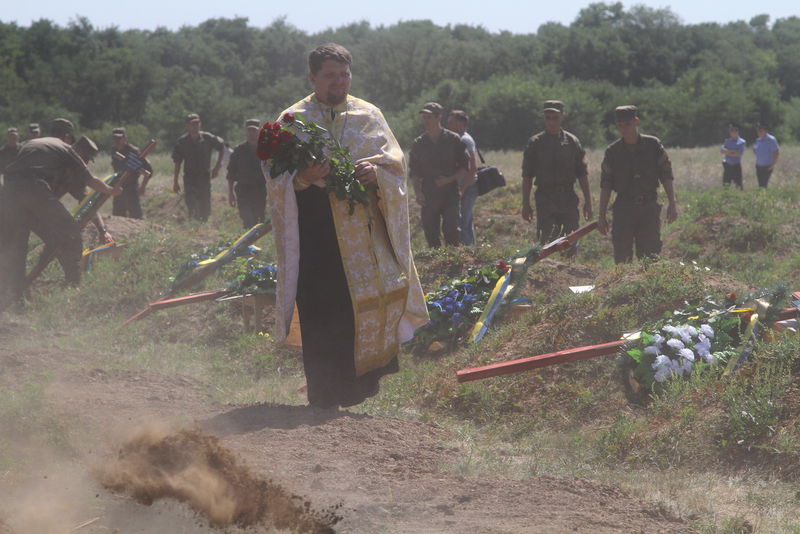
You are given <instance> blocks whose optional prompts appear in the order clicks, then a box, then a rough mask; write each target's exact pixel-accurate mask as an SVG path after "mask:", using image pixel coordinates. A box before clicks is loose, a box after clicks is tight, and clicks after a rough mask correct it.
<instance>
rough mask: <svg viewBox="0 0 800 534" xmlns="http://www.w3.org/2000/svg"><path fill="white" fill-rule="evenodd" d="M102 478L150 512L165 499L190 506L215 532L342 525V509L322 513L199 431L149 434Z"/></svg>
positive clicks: (126, 448) (317, 530)
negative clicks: (260, 475)
mask: <svg viewBox="0 0 800 534" xmlns="http://www.w3.org/2000/svg"><path fill="white" fill-rule="evenodd" d="M99 475H100V480H101V482H102V484H103V486H105V487H107V488H109V489H111V490H114V491H119V492H129V493H130V494H131V495H132V496H133V498H134V499H136V500H137V501H138V502H140V503H142V504H145V505H148V506H149V505H151V504H152V503H153V502H154V501H156V500H158V499H165V498H174V499H177V500H179V501H182V502H186V503H188V504H189V506H191V507H192V508H193V509H194V510H195V511H197V512H198V513H200V514H202V515H203V516H205V517H206V518H208V521H209V523H210V524H211V525H212V526H215V527H227V526H230V525H236V526H239V527H253V526H257V525H264V526H273V527H275V528H279V529H284V530H289V531H291V532H296V533H303V534H306V533H308V534H328V533H332V532H334V530H333V525H335V524H336V523H338V522H339V521H340V520H341V516H339V515H337V511H336V510H337V507H333V508H331V509H328V510H326V511H322V512H319V511H316V510H314V509H313V508H312V507H311V503H310V502H309V501H304V500H303V499H302V498H301V497H299V496H297V495H292V494H290V493H289V492H287V491H286V490H285V489H284V488H282V487H281V486H279V485H278V484H275V483H273V482H272V481H270V480H263V479H260V478H258V477H256V476H254V475H253V474H252V473H251V472H250V471H249V470H248V468H247V467H245V466H244V465H243V464H241V463H240V462H239V461H238V460H237V458H236V456H235V455H234V454H233V453H232V452H231V451H230V450H229V449H227V448H225V447H224V446H223V445H222V444H221V443H220V442H219V440H218V439H217V438H215V437H213V436H210V435H207V434H204V433H202V432H200V431H198V430H181V431H179V432H177V433H172V434H168V433H165V432H162V431H159V430H156V429H150V430H144V431H142V432H140V433H139V434H137V435H136V436H135V437H133V438H132V439H131V440H129V441H128V442H127V443H125V444H124V445H123V446H122V449H121V450H120V452H119V456H118V458H117V459H116V460H114V461H112V462H110V463H109V464H107V465H106V466H104V467H103V468H102V469H101V471H100V473H99Z"/></svg>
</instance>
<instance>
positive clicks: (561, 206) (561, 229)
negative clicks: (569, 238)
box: [533, 188, 580, 256]
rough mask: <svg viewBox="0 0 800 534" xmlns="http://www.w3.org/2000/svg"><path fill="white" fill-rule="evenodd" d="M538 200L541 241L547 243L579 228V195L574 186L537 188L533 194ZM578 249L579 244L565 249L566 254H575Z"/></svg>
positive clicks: (537, 220)
mask: <svg viewBox="0 0 800 534" xmlns="http://www.w3.org/2000/svg"><path fill="white" fill-rule="evenodd" d="M533 198H534V201H535V202H536V233H537V235H538V237H539V243H540V244H542V245H546V244H547V243H550V242H551V241H553V240H554V239H556V238H557V237H561V236H563V235H567V234H568V233H570V232H572V231H574V230H577V229H578V225H579V224H580V214H579V213H578V195H576V194H575V190H574V189H572V188H569V189H567V188H564V189H561V190H558V191H544V190H541V189H537V190H536V192H535V193H534V194H533ZM577 251H578V248H577V244H575V245H572V246H571V247H570V248H569V249H567V250H566V251H565V255H567V256H574V255H575V254H576V253H577Z"/></svg>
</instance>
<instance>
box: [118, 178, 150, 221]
mask: <svg viewBox="0 0 800 534" xmlns="http://www.w3.org/2000/svg"><path fill="white" fill-rule="evenodd" d="M111 214H112V215H116V216H118V217H130V218H131V219H142V218H144V216H143V215H142V203H141V200H140V199H139V180H138V178H137V179H136V180H133V181H131V180H128V181H127V182H125V185H124V186H122V194H121V195H119V196H116V197H114V200H113V207H112V210H111Z"/></svg>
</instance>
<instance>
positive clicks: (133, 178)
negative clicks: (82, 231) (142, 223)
mask: <svg viewBox="0 0 800 534" xmlns="http://www.w3.org/2000/svg"><path fill="white" fill-rule="evenodd" d="M130 153H134V154H136V155H138V154H139V148H138V147H136V146H134V145H131V144H129V143H126V144H125V146H124V147H122V149H121V150H114V151H113V153H112V155H111V167H112V168H113V169H114V172H116V173H123V172H125V171H126V167H125V158H124V157H119V156H118V155H117V154H121V155H122V156H127V155H128V154H130ZM143 161H144V165H143V166H142V168H143V169H144V170H146V171H147V172H149V173H152V172H153V167H152V166H151V165H150V162H149V161H147V160H146V159H145V160H143ZM141 174H142V173H141V172H140V171H136V172H134V173H129V174H128V179H127V180H125V183H124V184H123V185H122V194H121V195H119V196H116V197H114V200H113V202H114V204H113V208H112V211H111V213H112V214H114V215H118V216H120V217H130V218H131V219H142V218H143V215H142V203H141V200H140V199H139V176H141Z"/></svg>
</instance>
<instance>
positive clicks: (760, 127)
mask: <svg viewBox="0 0 800 534" xmlns="http://www.w3.org/2000/svg"><path fill="white" fill-rule="evenodd" d="M756 130H769V124H767V123H766V122H764V121H761V122H759V123H758V124H756Z"/></svg>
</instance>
